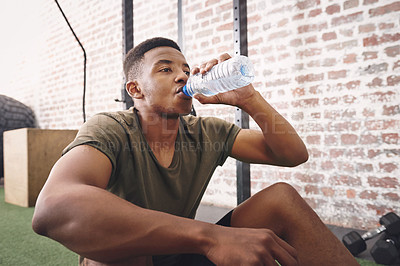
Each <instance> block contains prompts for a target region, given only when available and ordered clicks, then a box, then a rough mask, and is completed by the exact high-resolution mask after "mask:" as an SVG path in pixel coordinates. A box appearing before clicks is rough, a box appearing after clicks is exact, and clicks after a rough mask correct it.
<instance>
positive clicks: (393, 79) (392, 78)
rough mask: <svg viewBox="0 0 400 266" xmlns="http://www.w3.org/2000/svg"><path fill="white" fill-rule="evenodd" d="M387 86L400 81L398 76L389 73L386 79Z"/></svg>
mask: <svg viewBox="0 0 400 266" xmlns="http://www.w3.org/2000/svg"><path fill="white" fill-rule="evenodd" d="M386 82H387V85H388V86H396V85H397V84H399V83H400V76H395V75H391V76H389V77H387V79H386Z"/></svg>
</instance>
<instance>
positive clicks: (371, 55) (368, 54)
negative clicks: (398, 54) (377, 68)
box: [362, 52, 378, 61]
mask: <svg viewBox="0 0 400 266" xmlns="http://www.w3.org/2000/svg"><path fill="white" fill-rule="evenodd" d="M362 55H363V56H364V61H366V60H371V59H376V58H378V52H363V53H362Z"/></svg>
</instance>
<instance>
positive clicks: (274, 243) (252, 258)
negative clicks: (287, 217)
mask: <svg viewBox="0 0 400 266" xmlns="http://www.w3.org/2000/svg"><path fill="white" fill-rule="evenodd" d="M215 231H217V232H216V233H215V238H214V239H215V242H214V243H213V245H212V246H211V247H210V248H209V250H208V252H207V253H206V256H207V257H208V259H210V260H211V261H212V262H213V263H215V264H216V265H218V266H230V265H249V266H254V265H277V263H276V261H278V262H279V263H280V264H281V265H298V259H297V252H296V250H295V249H294V248H293V247H292V246H290V245H289V244H288V243H286V242H285V241H283V240H282V239H281V238H279V237H278V236H277V235H276V234H274V232H272V231H271V230H268V229H250V228H231V227H218V228H217V230H215Z"/></svg>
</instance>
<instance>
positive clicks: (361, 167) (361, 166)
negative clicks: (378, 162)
mask: <svg viewBox="0 0 400 266" xmlns="http://www.w3.org/2000/svg"><path fill="white" fill-rule="evenodd" d="M356 168H357V172H372V171H373V170H374V167H373V166H372V164H370V163H358V164H357V167H356Z"/></svg>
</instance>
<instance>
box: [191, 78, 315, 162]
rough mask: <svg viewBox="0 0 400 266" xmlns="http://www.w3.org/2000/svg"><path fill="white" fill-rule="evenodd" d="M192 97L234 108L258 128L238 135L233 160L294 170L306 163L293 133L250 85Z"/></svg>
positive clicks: (305, 155) (303, 153) (298, 140)
mask: <svg viewBox="0 0 400 266" xmlns="http://www.w3.org/2000/svg"><path fill="white" fill-rule="evenodd" d="M229 94H231V95H229ZM195 97H196V99H198V100H199V101H200V102H201V103H225V104H229V105H234V106H237V107H239V108H241V109H242V110H243V111H245V112H246V113H248V114H249V115H250V116H251V117H252V118H253V119H254V121H255V122H256V123H257V124H258V126H259V127H260V129H261V130H253V129H242V130H241V131H240V132H239V134H238V136H237V137H236V140H235V142H234V144H233V148H232V151H231V154H230V155H231V156H232V157H234V158H236V159H238V160H241V161H244V162H249V163H260V164H271V165H279V166H296V165H299V164H301V163H304V162H306V161H307V159H308V152H307V149H306V147H305V145H304V143H303V141H302V140H301V138H300V137H299V135H298V134H297V133H296V131H295V129H294V128H293V127H292V126H291V125H290V123H289V122H288V121H287V120H286V119H285V118H284V117H283V116H281V115H280V114H279V113H278V112H277V111H276V110H275V109H274V108H273V107H272V106H271V105H270V104H269V103H268V102H267V101H266V100H265V99H264V98H263V97H262V96H261V94H260V93H259V92H258V91H256V90H254V88H253V86H252V85H251V84H250V85H249V86H246V87H243V88H240V89H236V90H234V91H230V92H226V93H222V94H219V95H214V96H211V97H206V96H203V95H196V96H195ZM234 99H237V100H234Z"/></svg>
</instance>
